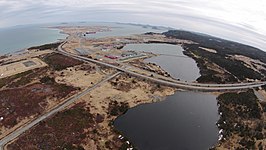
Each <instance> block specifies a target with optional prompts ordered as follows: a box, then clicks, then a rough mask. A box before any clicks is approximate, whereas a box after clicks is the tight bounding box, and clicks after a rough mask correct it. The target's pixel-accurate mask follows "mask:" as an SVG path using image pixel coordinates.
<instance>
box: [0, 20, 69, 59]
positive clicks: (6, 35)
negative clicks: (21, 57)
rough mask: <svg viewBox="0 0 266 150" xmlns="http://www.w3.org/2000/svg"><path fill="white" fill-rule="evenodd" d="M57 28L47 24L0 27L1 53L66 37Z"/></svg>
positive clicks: (12, 51)
mask: <svg viewBox="0 0 266 150" xmlns="http://www.w3.org/2000/svg"><path fill="white" fill-rule="evenodd" d="M65 38H66V35H65V34H61V33H60V31H59V30H57V29H50V28H47V26H40V25H29V26H17V27H11V28H3V29H0V55H3V54H8V53H14V52H16V51H20V50H23V49H25V48H28V47H32V46H38V45H41V44H46V43H52V42H56V41H58V40H60V39H65Z"/></svg>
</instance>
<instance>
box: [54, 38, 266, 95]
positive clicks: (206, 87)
mask: <svg viewBox="0 0 266 150" xmlns="http://www.w3.org/2000/svg"><path fill="white" fill-rule="evenodd" d="M64 44H65V42H64V43H62V44H61V45H59V47H58V51H59V53H61V54H63V55H65V56H69V57H72V58H75V59H78V60H81V61H84V62H92V63H96V64H99V65H103V66H107V67H110V68H114V69H116V70H119V71H121V72H125V73H127V74H130V75H132V76H135V77H139V78H142V79H147V80H150V81H152V82H155V83H158V84H162V85H166V86H171V87H176V88H181V89H186V90H196V91H209V92H215V91H230V90H241V89H249V88H255V87H260V86H262V85H265V84H266V81H263V82H262V81H260V82H250V83H235V84H201V83H189V82H182V81H174V80H171V81H170V80H162V79H158V78H154V77H150V76H147V75H143V74H139V73H136V72H133V71H130V70H127V69H125V68H124V67H118V66H115V65H112V64H108V63H105V62H102V61H98V60H94V59H91V58H87V57H83V56H79V55H75V54H71V53H68V52H66V51H64V50H63V49H62V46H63V45H64Z"/></svg>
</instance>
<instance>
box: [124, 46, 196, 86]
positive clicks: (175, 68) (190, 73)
mask: <svg viewBox="0 0 266 150" xmlns="http://www.w3.org/2000/svg"><path fill="white" fill-rule="evenodd" d="M123 50H134V51H140V52H152V53H154V54H161V55H159V56H156V57H152V58H148V59H145V62H151V63H155V64H157V65H159V66H161V67H162V69H164V70H165V71H167V72H168V73H169V74H170V75H171V76H172V77H173V78H175V79H180V80H182V81H195V80H196V79H197V78H198V77H199V76H200V74H199V68H198V67H197V64H196V62H195V61H194V60H193V59H192V58H189V57H187V56H186V55H184V54H183V51H184V49H183V48H182V47H181V46H179V45H171V44H127V45H126V46H125V47H124V48H123Z"/></svg>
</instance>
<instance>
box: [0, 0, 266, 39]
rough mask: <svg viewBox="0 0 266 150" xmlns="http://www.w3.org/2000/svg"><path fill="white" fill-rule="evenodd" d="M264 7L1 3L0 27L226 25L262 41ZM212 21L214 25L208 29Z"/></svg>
mask: <svg viewBox="0 0 266 150" xmlns="http://www.w3.org/2000/svg"><path fill="white" fill-rule="evenodd" d="M265 8H266V1H265V0H252V1H250V0H219V1H214V0H145V1H144V0H112V1H110V0H97V1H95V0H0V27H1V26H2V27H4V26H13V25H18V24H27V23H42V22H54V21H67V20H70V21H74V20H77V21H78V20H88V21H91V20H93V21H112V20H113V21H121V22H138V23H142V22H143V23H153V24H159V25H171V26H173V27H177V28H184V29H190V30H196V31H201V32H208V31H209V30H208V28H211V29H212V30H213V31H212V32H215V31H214V28H218V25H217V24H229V25H231V26H235V27H238V28H241V32H242V34H245V35H250V33H251V32H253V33H254V37H253V38H254V39H255V38H258V39H263V38H265V35H266V28H265V26H266V9H265ZM187 19H188V20H187ZM162 20H163V21H162ZM211 22H217V24H215V25H214V24H213V27H210V24H211ZM197 24H200V25H201V26H197ZM185 25H186V26H185ZM215 26H216V27H215ZM220 28H222V27H220ZM227 30H230V29H229V28H228V29H227ZM234 30H235V28H234ZM225 33H228V34H232V33H231V32H230V31H228V32H224V33H223V35H224V37H229V36H230V35H226V34H225ZM213 34H215V35H220V34H222V33H217V32H216V33H213ZM255 36H256V37H255ZM238 38H240V37H238ZM248 39H250V38H248ZM252 42H253V43H254V41H252Z"/></svg>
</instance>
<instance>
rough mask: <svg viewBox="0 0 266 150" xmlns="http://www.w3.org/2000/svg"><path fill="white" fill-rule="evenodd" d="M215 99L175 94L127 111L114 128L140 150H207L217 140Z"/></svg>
mask: <svg viewBox="0 0 266 150" xmlns="http://www.w3.org/2000/svg"><path fill="white" fill-rule="evenodd" d="M218 119H219V115H218V107H217V101H216V96H214V95H209V94H204V93H195V92H176V93H175V94H174V95H172V96H168V97H167V98H166V100H164V101H161V102H156V103H152V104H144V105H139V106H137V107H134V108H132V109H129V110H128V111H127V112H126V113H125V114H124V115H122V116H120V117H118V118H117V119H116V120H115V122H114V125H115V128H116V129H118V130H119V131H121V132H122V133H123V135H124V136H126V137H128V138H129V140H130V141H131V142H132V143H133V145H134V146H136V147H137V148H138V149H140V150H178V149H180V150H207V149H208V148H210V147H211V146H213V145H214V144H215V143H216V142H217V140H218V128H217V127H216V124H215V123H216V122H217V121H218Z"/></svg>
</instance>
